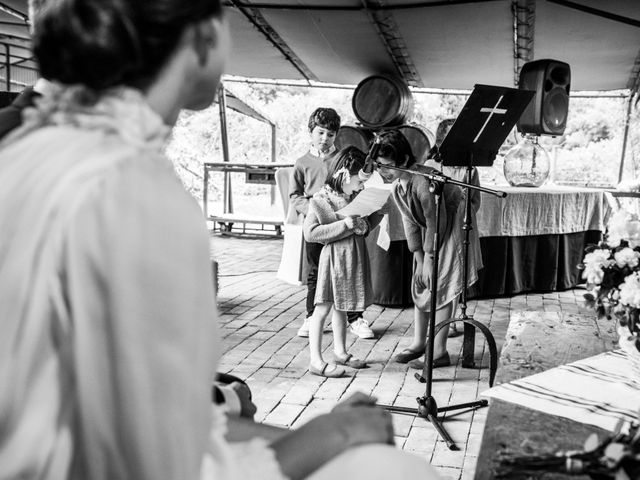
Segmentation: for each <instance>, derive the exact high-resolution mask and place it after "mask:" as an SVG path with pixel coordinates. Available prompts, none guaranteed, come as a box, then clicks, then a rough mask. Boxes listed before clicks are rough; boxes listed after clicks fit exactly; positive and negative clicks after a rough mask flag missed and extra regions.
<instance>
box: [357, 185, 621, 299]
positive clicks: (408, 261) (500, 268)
mask: <svg viewBox="0 0 640 480" xmlns="http://www.w3.org/2000/svg"><path fill="white" fill-rule="evenodd" d="M489 187H490V188H495V189H499V190H501V191H505V192H506V193H507V196H506V197H505V198H499V197H496V196H495V195H490V194H487V193H482V204H481V206H480V210H479V211H478V215H477V218H478V233H479V236H480V246H481V249H482V260H483V263H484V269H482V270H481V271H480V274H479V277H480V278H479V280H478V283H477V284H476V285H475V286H474V287H473V288H472V289H471V291H470V296H471V297H472V298H473V297H476V298H483V297H495V296H500V295H515V294H517V293H523V292H531V291H536V292H549V291H556V290H566V289H569V288H573V287H575V286H576V285H577V284H578V283H581V282H580V271H579V270H578V264H579V263H580V262H581V261H582V258H583V255H584V248H585V247H586V246H587V245H588V244H591V243H597V242H598V241H599V240H600V238H601V236H602V231H603V229H604V224H605V222H606V217H607V215H608V212H609V206H608V203H607V202H606V200H605V197H604V190H598V189H588V188H577V187H568V186H545V187H541V188H526V187H491V186H489ZM388 211H389V217H388V219H389V229H388V230H389V236H390V239H391V245H390V247H389V249H388V250H387V251H385V250H384V249H382V248H381V247H380V246H379V245H378V237H379V234H380V229H379V228H376V229H374V230H373V231H372V232H371V234H370V235H369V237H368V238H367V248H368V251H369V258H370V262H371V271H372V281H373V290H374V302H375V303H377V304H380V305H386V306H406V305H409V304H410V303H411V289H410V280H411V270H412V268H411V267H412V254H411V252H409V250H408V248H407V242H406V240H405V237H404V230H403V227H402V220H401V216H400V213H399V212H398V210H397V208H396V207H395V205H394V204H393V201H392V200H390V201H389V204H388ZM460 248H462V246H460Z"/></svg>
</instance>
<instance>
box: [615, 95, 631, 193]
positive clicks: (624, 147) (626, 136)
mask: <svg viewBox="0 0 640 480" xmlns="http://www.w3.org/2000/svg"><path fill="white" fill-rule="evenodd" d="M632 103H633V95H632V94H629V102H628V104H627V116H626V118H625V119H624V135H623V136H622V154H621V155H620V170H618V183H620V182H621V181H622V174H623V173H624V157H625V154H626V153H627V141H628V139H629V120H630V119H631V104H632Z"/></svg>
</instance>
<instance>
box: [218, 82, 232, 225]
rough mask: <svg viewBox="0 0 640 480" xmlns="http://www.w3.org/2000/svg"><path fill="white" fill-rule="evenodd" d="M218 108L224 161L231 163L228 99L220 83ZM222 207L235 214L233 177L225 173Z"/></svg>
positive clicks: (224, 210)
mask: <svg viewBox="0 0 640 480" xmlns="http://www.w3.org/2000/svg"><path fill="white" fill-rule="evenodd" d="M218 106H219V109H220V137H221V139H222V161H223V162H229V137H228V136H227V99H226V97H225V90H224V84H222V83H220V88H219V89H218ZM222 205H223V212H224V213H233V200H232V197H231V176H230V175H229V172H227V171H225V172H224V189H223V193H222Z"/></svg>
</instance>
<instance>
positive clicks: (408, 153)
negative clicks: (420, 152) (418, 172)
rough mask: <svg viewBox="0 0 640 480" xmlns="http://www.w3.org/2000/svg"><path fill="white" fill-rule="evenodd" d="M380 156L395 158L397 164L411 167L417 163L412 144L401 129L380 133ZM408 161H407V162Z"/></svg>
mask: <svg viewBox="0 0 640 480" xmlns="http://www.w3.org/2000/svg"><path fill="white" fill-rule="evenodd" d="M378 138H379V142H380V148H379V150H378V157H383V158H388V159H390V160H393V162H394V163H395V165H396V166H402V165H404V166H406V167H410V166H412V165H413V164H414V163H416V158H415V157H414V155H413V151H412V150H411V144H410V143H409V141H408V140H407V137H405V136H404V135H403V134H402V132H400V131H399V130H387V131H384V132H382V133H380V134H379V135H378ZM405 161H406V163H405Z"/></svg>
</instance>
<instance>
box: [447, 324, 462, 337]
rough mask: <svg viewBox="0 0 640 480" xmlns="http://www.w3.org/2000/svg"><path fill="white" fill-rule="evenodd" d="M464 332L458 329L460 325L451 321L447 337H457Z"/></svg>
mask: <svg viewBox="0 0 640 480" xmlns="http://www.w3.org/2000/svg"><path fill="white" fill-rule="evenodd" d="M461 334H462V332H461V331H460V330H458V326H457V324H456V323H450V324H449V332H447V337H449V338H453V337H457V336H458V335H461Z"/></svg>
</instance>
